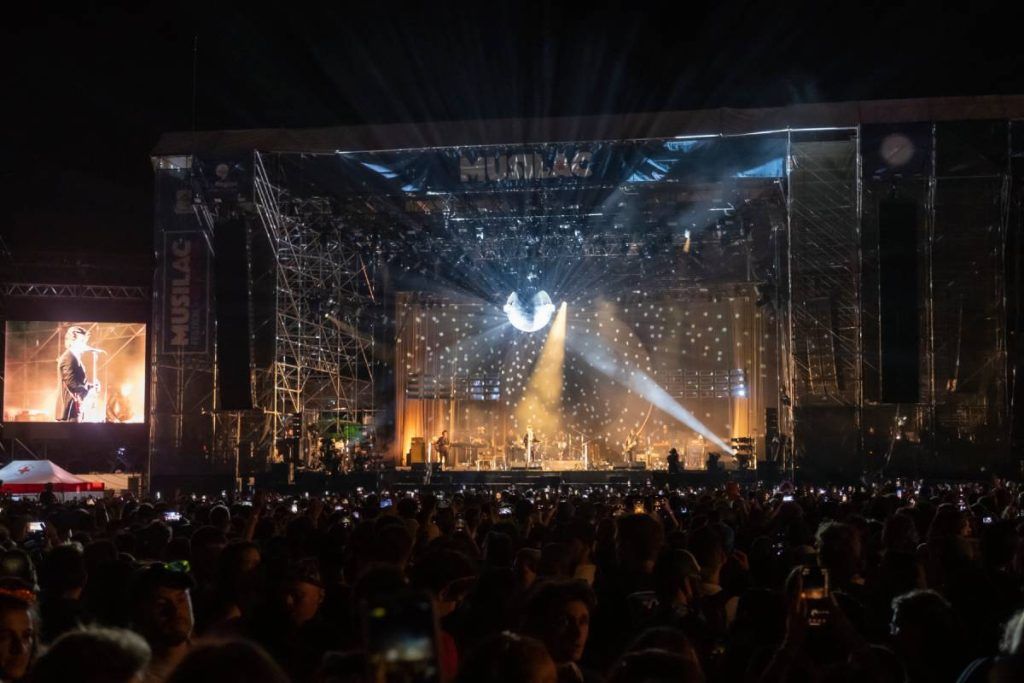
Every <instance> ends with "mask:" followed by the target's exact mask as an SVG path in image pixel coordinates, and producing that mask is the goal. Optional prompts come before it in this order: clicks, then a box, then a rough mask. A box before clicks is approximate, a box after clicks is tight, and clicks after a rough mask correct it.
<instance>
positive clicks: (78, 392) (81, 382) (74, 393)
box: [57, 325, 98, 422]
mask: <svg viewBox="0 0 1024 683" xmlns="http://www.w3.org/2000/svg"><path fill="white" fill-rule="evenodd" d="M64 346H65V350H64V353H62V354H61V355H60V358H58V359H57V380H58V381H59V382H60V399H59V403H58V410H57V420H58V421H60V422H78V420H79V418H80V416H81V412H82V402H83V401H84V400H85V398H86V397H87V396H88V395H89V392H90V391H91V390H95V389H97V388H98V387H97V385H95V384H88V383H86V381H85V365H83V364H82V354H83V353H85V352H86V351H93V350H96V349H92V348H91V347H90V346H89V333H88V332H87V331H86V329H85V328H84V327H81V326H80V325H72V326H71V327H69V328H68V331H67V332H66V333H65V334H64Z"/></svg>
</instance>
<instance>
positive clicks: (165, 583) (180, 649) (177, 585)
mask: <svg viewBox="0 0 1024 683" xmlns="http://www.w3.org/2000/svg"><path fill="white" fill-rule="evenodd" d="M188 569H189V568H188V563H185V562H174V563H166V564H165V563H162V562H161V563H155V564H151V565H148V566H146V567H143V568H142V569H141V570H139V572H138V573H137V574H136V575H135V579H134V582H133V584H132V591H131V597H132V600H131V605H132V624H133V626H134V630H135V631H136V632H137V633H139V635H141V636H142V637H143V638H145V639H146V642H147V643H149V647H150V649H152V651H153V657H152V659H151V660H150V664H149V669H148V670H147V672H146V679H145V680H146V681H147V683H148V682H151V681H163V680H165V679H166V678H167V677H168V676H169V675H170V673H171V671H172V670H173V669H174V667H175V666H177V665H178V662H180V661H181V660H182V659H184V657H185V655H186V654H188V651H189V648H190V647H191V646H192V629H193V628H194V627H195V617H194V615H193V612H192V594H191V591H192V589H193V588H195V582H194V581H193V580H192V576H191V575H190V574H189V571H188Z"/></svg>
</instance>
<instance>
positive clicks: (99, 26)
mask: <svg viewBox="0 0 1024 683" xmlns="http://www.w3.org/2000/svg"><path fill="white" fill-rule="evenodd" d="M25 4H26V5H28V4H33V5H37V6H39V8H38V9H30V10H23V11H22V12H21V13H20V14H19V15H18V16H17V18H16V19H17V20H16V21H15V20H10V19H11V17H7V19H6V20H5V22H4V27H3V28H2V29H0V31H2V32H3V35H2V36H0V37H2V39H3V40H2V43H3V49H4V51H5V53H6V54H5V61H4V64H5V65H6V74H5V75H6V76H7V77H6V78H5V79H4V81H5V86H6V87H5V88H4V90H5V97H4V99H5V105H4V110H5V111H6V114H7V116H8V117H9V118H8V123H7V126H6V130H5V138H6V140H5V144H4V145H3V148H2V149H3V156H4V160H5V163H4V165H3V171H2V172H3V182H2V187H3V193H4V201H3V209H2V211H3V213H2V214H0V230H2V231H3V235H4V237H5V239H6V240H7V242H8V243H9V244H10V245H11V247H12V248H14V249H15V250H21V249H30V248H47V249H64V250H72V249H82V248H95V249H99V250H106V251H116V252H123V253H127V254H146V253H147V252H148V250H149V244H150V239H151V238H150V233H151V231H152V219H151V215H152V210H151V197H150V189H151V183H152V174H151V171H150V166H149V156H148V155H149V151H150V149H151V148H152V146H153V145H154V144H155V142H156V140H157V137H158V136H159V134H160V133H161V132H162V131H165V130H187V129H190V128H191V127H192V126H193V107H192V102H193V97H192V92H193V87H192V83H193V45H194V39H195V37H196V36H198V60H197V62H196V71H195V74H196V86H197V87H196V95H197V96H196V98H195V101H196V109H195V119H194V120H195V125H196V126H197V127H198V128H200V129H218V128H246V127H257V126H258V127H273V126H285V127H287V126H323V125H344V124H351V123H376V122H398V121H430V120H450V119H471V118H478V117H506V116H513V117H514V116H558V115H574V114H596V113H606V112H628V111H649V110H660V109H694V108H709V107H720V106H733V107H749V106H771V105H782V104H787V103H794V102H814V101H836V100H850V99H869V98H889V97H922V96H939V95H970V94H1011V93H1012V94H1017V93H1024V50H1022V49H1021V47H1020V45H1021V44H1022V42H1024V41H1021V40H1020V37H1019V26H1020V24H1019V22H1018V21H1016V20H1015V19H1014V18H1013V17H1011V15H1010V13H1009V9H1008V7H1009V6H1010V5H1009V4H1003V5H1002V6H1001V5H1000V3H990V2H971V3H969V4H967V5H966V6H967V7H968V8H969V11H964V13H961V14H951V13H950V12H949V11H941V10H938V9H936V8H935V7H933V6H931V5H928V4H923V3H922V4H920V5H909V4H901V3H896V2H893V1H892V0H890V1H888V2H877V3H869V4H863V5H856V6H855V5H850V6H846V7H843V6H840V5H837V4H836V3H833V2H829V1H827V0H819V1H818V2H815V3H808V4H807V5H806V6H798V5H795V4H790V5H789V6H788V7H786V8H785V9H780V6H783V5H786V4H787V3H729V2H720V3H707V7H706V8H704V9H701V8H700V7H699V6H698V5H697V3H692V2H672V3H665V2H660V3H648V2H641V1H634V2H632V3H627V4H625V7H626V9H619V10H605V9H601V7H603V5H604V4H605V3H599V2H593V3H591V4H590V5H589V6H581V5H576V4H572V5H569V4H563V3H554V2H538V3H508V4H505V3H500V2H480V1H479V0H478V1H477V2H474V3H471V4H465V5H462V4H458V5H456V4H451V3H445V2H439V1H437V0H434V1H432V2H408V3H402V4H399V3H390V2H383V1H374V0H370V1H368V2H331V3H323V4H324V5H325V6H324V7H319V8H317V7H304V6H303V5H304V3H287V2H285V3H282V2H277V3H272V4H270V5H268V7H266V8H265V9H253V6H252V5H253V4H254V3H217V2H206V3H202V4H201V5H200V4H198V3H191V4H190V3H182V2H177V3H170V2H162V3H159V4H155V5H147V4H144V3H137V4H131V3H118V4H119V5H124V6H127V8H115V9H111V8H108V7H106V5H107V4H108V3H78V4H77V6H76V5H68V7H70V8H73V9H61V10H60V11H59V12H57V11H51V12H46V11H45V10H44V9H42V8H44V7H47V6H49V5H50V4H49V3H25ZM656 4H657V6H658V7H661V6H664V5H670V6H671V8H668V9H654V7H655V6H656ZM935 4H938V3H935ZM136 5H137V6H136ZM221 5H231V6H232V7H220V6H221ZM26 12H27V13H26Z"/></svg>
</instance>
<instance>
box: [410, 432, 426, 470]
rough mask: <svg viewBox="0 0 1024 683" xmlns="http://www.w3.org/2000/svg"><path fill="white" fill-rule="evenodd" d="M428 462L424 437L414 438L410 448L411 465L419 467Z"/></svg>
mask: <svg viewBox="0 0 1024 683" xmlns="http://www.w3.org/2000/svg"><path fill="white" fill-rule="evenodd" d="M426 461H427V444H426V442H425V441H424V440H423V437H422V436H414V437H412V445H411V446H410V447H409V464H410V465H418V464H420V463H425V462H426Z"/></svg>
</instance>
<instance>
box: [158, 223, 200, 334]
mask: <svg viewBox="0 0 1024 683" xmlns="http://www.w3.org/2000/svg"><path fill="white" fill-rule="evenodd" d="M163 259H164V261H163V264H162V265H163V268H162V271H163V279H164V281H163V283H162V285H163V286H162V289H163V295H164V296H163V310H162V311H161V318H162V319H161V325H160V353H188V354H195V353H200V354H201V353H207V352H208V351H209V345H210V291H209V290H210V259H209V254H208V250H207V248H206V239H205V237H204V236H203V234H202V233H199V232H165V233H164V244H163Z"/></svg>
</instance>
